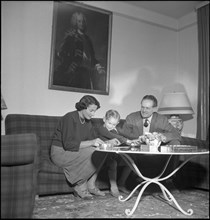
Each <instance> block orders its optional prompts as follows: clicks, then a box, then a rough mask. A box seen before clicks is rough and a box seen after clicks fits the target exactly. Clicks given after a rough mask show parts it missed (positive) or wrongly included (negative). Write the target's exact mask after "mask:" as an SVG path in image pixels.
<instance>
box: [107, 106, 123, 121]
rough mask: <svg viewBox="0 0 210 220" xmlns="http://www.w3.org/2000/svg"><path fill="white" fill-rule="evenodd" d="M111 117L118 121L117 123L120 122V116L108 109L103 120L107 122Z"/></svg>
mask: <svg viewBox="0 0 210 220" xmlns="http://www.w3.org/2000/svg"><path fill="white" fill-rule="evenodd" d="M111 117H113V118H115V119H118V121H119V120H120V114H119V112H118V111H116V110H113V109H110V110H108V111H107V112H106V114H105V119H106V120H108V119H110V118H111Z"/></svg>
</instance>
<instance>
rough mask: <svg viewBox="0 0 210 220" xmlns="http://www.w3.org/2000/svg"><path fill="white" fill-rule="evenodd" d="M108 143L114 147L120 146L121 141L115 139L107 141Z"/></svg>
mask: <svg viewBox="0 0 210 220" xmlns="http://www.w3.org/2000/svg"><path fill="white" fill-rule="evenodd" d="M106 143H110V144H112V145H120V144H121V143H120V141H119V140H118V139H117V138H113V139H111V140H108V141H106Z"/></svg>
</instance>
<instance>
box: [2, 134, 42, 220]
mask: <svg viewBox="0 0 210 220" xmlns="http://www.w3.org/2000/svg"><path fill="white" fill-rule="evenodd" d="M39 149H40V145H39V139H38V137H37V136H36V134H34V133H33V134H32V133H25V134H14V135H2V136H1V217H2V218H32V214H33V209H34V203H35V195H36V194H37V173H38V171H39V169H38V167H39V166H38V164H39V163H38V162H39V160H38V159H39Z"/></svg>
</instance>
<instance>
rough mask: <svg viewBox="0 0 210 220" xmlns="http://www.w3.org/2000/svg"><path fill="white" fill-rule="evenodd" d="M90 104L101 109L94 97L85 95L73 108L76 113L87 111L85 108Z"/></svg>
mask: <svg viewBox="0 0 210 220" xmlns="http://www.w3.org/2000/svg"><path fill="white" fill-rule="evenodd" d="M92 104H94V105H97V109H99V108H100V107H101V106H100V103H99V101H98V100H97V99H96V98H95V97H93V96H91V95H85V96H83V97H82V98H81V99H80V101H79V102H77V103H76V104H75V108H76V109H77V111H81V110H83V109H87V107H88V106H89V105H92Z"/></svg>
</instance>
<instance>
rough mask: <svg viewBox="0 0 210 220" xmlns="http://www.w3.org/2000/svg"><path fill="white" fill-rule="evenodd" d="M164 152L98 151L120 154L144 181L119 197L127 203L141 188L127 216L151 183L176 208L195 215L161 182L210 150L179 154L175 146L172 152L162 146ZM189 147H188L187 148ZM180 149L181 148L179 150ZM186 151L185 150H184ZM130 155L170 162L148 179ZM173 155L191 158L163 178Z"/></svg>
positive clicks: (186, 213) (122, 149) (123, 147)
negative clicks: (126, 194)
mask: <svg viewBox="0 0 210 220" xmlns="http://www.w3.org/2000/svg"><path fill="white" fill-rule="evenodd" d="M162 147H163V149H164V151H163V152H161V151H156V152H151V151H149V149H148V150H141V148H139V150H126V149H128V148H129V147H128V146H121V147H114V148H113V149H110V150H108V149H106V150H104V149H97V151H101V152H106V153H107V152H111V153H113V152H114V153H117V154H119V155H120V156H121V157H122V159H123V160H124V161H125V162H126V163H127V164H128V166H129V167H130V168H131V169H132V170H133V171H134V172H135V173H136V174H137V175H138V176H139V177H141V178H142V179H143V180H144V181H143V182H141V183H140V184H138V185H137V186H136V187H135V188H134V189H133V190H132V192H131V193H130V194H129V195H128V196H127V197H126V198H123V196H119V201H120V202H125V201H127V200H128V199H129V198H130V197H131V196H132V195H133V194H134V193H135V191H136V190H137V189H138V188H140V187H141V186H142V188H141V190H140V191H139V194H138V196H137V199H136V202H135V204H134V206H133V208H132V210H130V209H126V210H125V213H126V215H127V216H131V215H132V214H133V213H134V211H135V210H136V208H137V206H138V204H139V201H140V199H141V196H142V194H143V192H144V190H145V189H146V188H147V187H148V186H149V185H150V184H151V183H154V184H157V185H158V186H159V187H160V189H161V191H162V193H163V195H164V197H165V199H166V200H167V201H168V202H169V203H172V202H174V204H175V205H176V207H177V208H178V209H179V210H180V211H181V212H182V213H183V214H185V215H192V214H193V210H192V209H188V210H187V211H184V210H183V209H182V208H181V207H180V205H179V204H178V202H177V201H176V199H175V198H174V196H173V195H172V194H171V192H169V190H168V189H167V188H166V187H165V186H164V185H163V184H162V183H161V181H163V180H167V179H168V178H170V177H171V176H173V175H174V174H175V173H176V172H177V171H178V170H179V169H180V168H181V167H183V166H184V165H185V164H186V163H187V162H188V161H189V160H191V159H192V158H194V157H196V156H201V155H204V154H209V150H208V149H199V147H197V149H196V150H194V149H193V148H192V149H191V150H190V151H189V152H186V149H185V150H184V152H182V151H181V150H179V151H178V152H177V151H176V150H175V149H176V148H173V146H170V147H171V149H170V151H166V150H165V149H166V146H162ZM186 147H187V146H186ZM178 149H179V148H178ZM183 149H184V148H183ZM130 154H145V155H168V156H169V158H168V160H167V161H166V164H165V166H164V168H163V170H162V171H161V172H160V174H159V175H158V176H156V177H154V178H148V177H145V176H143V175H142V173H141V172H140V170H139V169H138V167H137V166H136V164H135V162H134V160H133V159H132V158H131V157H130V156H129V155H130ZM173 155H186V156H189V158H187V159H186V160H185V161H183V162H182V163H181V164H180V165H179V166H178V167H176V168H175V169H174V170H173V171H172V172H171V173H170V174H168V175H167V176H165V177H162V175H163V174H164V172H165V170H166V168H167V166H168V164H169V162H170V160H171V158H172V156H173Z"/></svg>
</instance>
